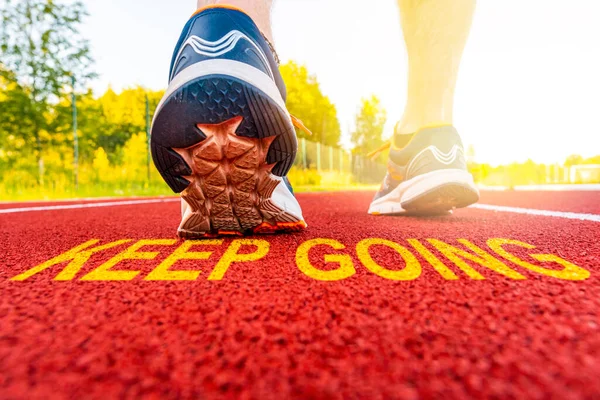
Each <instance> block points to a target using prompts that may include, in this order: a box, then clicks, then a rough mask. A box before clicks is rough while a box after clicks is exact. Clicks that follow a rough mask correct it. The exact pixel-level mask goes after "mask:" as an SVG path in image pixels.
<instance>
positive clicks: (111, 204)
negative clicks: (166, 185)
mask: <svg viewBox="0 0 600 400" xmlns="http://www.w3.org/2000/svg"><path fill="white" fill-rule="evenodd" d="M176 201H177V202H178V201H180V200H179V199H176V198H168V199H148V200H130V201H110V202H107V203H87V204H66V205H62V206H41V207H21V208H6V209H4V210H0V214H15V213H25V212H34V211H57V210H76V209H80V208H97V207H117V206H134V205H138V204H156V203H174V202H176Z"/></svg>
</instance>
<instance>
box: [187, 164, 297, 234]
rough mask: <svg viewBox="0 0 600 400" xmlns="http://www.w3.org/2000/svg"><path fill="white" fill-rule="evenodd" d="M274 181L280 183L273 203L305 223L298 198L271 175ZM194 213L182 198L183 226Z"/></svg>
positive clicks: (272, 199) (272, 197) (281, 181)
mask: <svg viewBox="0 0 600 400" xmlns="http://www.w3.org/2000/svg"><path fill="white" fill-rule="evenodd" d="M271 177H272V178H273V179H276V180H278V181H279V184H278V185H277V187H276V188H275V190H274V191H273V194H272V195H271V201H272V202H273V203H274V204H275V205H276V206H277V207H279V208H280V209H281V210H282V211H285V213H286V214H288V215H290V216H291V217H294V218H297V219H298V221H304V217H303V215H302V208H301V207H300V204H299V203H298V200H297V199H296V197H295V196H294V195H293V194H292V192H290V189H289V188H288V187H287V185H286V184H285V182H284V181H283V178H281V177H279V176H275V175H271ZM192 213H193V211H192V208H191V207H190V206H189V204H188V203H187V202H186V201H185V200H184V199H183V198H182V199H181V217H182V224H183V221H185V220H186V219H187V218H188V217H189V216H190V215H191V214H192ZM180 228H181V227H180Z"/></svg>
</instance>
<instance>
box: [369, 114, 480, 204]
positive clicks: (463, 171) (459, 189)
mask: <svg viewBox="0 0 600 400" xmlns="http://www.w3.org/2000/svg"><path fill="white" fill-rule="evenodd" d="M478 201H479V191H478V190H477V187H476V186H475V183H474V182H473V176H472V175H471V174H470V173H469V172H468V171H467V162H466V158H465V154H464V147H463V144H462V141H461V139H460V136H459V134H458V132H457V131H456V129H455V128H454V127H452V126H449V125H448V126H439V127H432V128H424V129H421V130H420V131H418V132H416V133H415V134H413V135H412V136H411V135H408V136H406V135H401V136H395V138H394V143H392V144H391V146H390V156H389V160H388V173H387V175H386V177H385V178H384V180H383V184H382V185H381V189H380V190H379V192H377V194H376V195H375V198H374V199H373V202H372V203H371V206H370V208H369V214H373V215H393V214H402V213H415V214H443V213H447V212H448V211H451V210H453V209H455V208H463V207H468V206H470V205H471V204H474V203H476V202H478Z"/></svg>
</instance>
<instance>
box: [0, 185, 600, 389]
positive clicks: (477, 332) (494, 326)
mask: <svg viewBox="0 0 600 400" xmlns="http://www.w3.org/2000/svg"><path fill="white" fill-rule="evenodd" d="M371 197H372V194H371V193H340V194H305V195H300V196H299V199H300V203H301V205H302V207H303V209H304V211H305V215H306V217H307V222H308V224H309V225H310V228H309V229H308V230H307V231H305V232H303V233H301V234H294V235H284V236H273V237H268V238H266V240H268V242H269V243H270V249H269V251H268V254H267V255H266V256H265V257H264V258H263V259H261V260H260V261H255V262H248V263H240V264H233V265H232V266H231V267H230V268H229V269H228V270H227V272H226V274H225V276H224V278H223V280H221V281H209V280H207V277H208V275H209V274H210V273H211V271H212V270H213V268H214V267H215V264H216V263H217V261H218V260H219V258H220V257H221V256H222V255H223V254H224V252H225V251H226V249H227V245H228V244H229V243H231V242H232V240H234V239H226V240H225V242H224V244H223V246H216V247H215V248H214V249H213V250H214V254H213V255H212V256H211V258H210V259H208V260H195V261H182V262H180V264H178V266H177V269H178V270H196V271H200V275H199V277H198V279H197V281H193V282H151V281H144V280H143V277H144V276H145V275H147V274H148V273H150V271H152V270H153V269H154V268H155V267H156V266H157V264H159V263H160V262H161V261H163V260H164V259H165V258H166V257H167V256H168V255H169V254H171V253H172V252H173V251H174V250H175V249H176V248H177V247H178V246H179V245H180V244H179V243H177V244H175V245H173V246H149V247H146V249H148V250H146V249H145V250H143V251H156V252H159V254H158V255H157V257H156V259H154V260H148V259H137V260H130V261H123V262H121V263H119V265H118V266H117V267H116V269H119V270H131V271H134V270H135V271H141V274H140V275H139V276H138V277H137V278H135V279H134V280H133V281H130V282H84V281H81V280H79V278H81V277H82V276H84V275H86V274H87V273H88V272H90V271H92V270H93V269H95V268H96V267H97V266H98V265H99V264H101V263H103V262H104V261H106V259H107V258H110V257H112V256H114V255H115V254H117V253H119V252H120V251H121V249H112V250H108V251H107V252H106V255H94V256H93V257H92V258H91V259H90V261H89V262H87V263H85V265H84V266H83V269H82V270H81V272H80V273H78V274H77V279H76V280H73V281H71V282H57V281H53V280H52V279H53V278H54V277H55V276H56V275H57V273H58V272H59V271H61V270H62V269H63V268H64V265H63V266H56V267H52V268H51V269H49V270H47V271H44V272H41V273H40V274H37V275H35V276H33V277H31V278H30V279H29V280H26V281H24V282H14V281H9V279H10V278H12V277H14V276H15V275H17V274H21V273H22V272H24V271H26V270H28V269H30V268H31V267H34V266H36V265H38V264H41V263H43V262H45V261H47V260H50V259H51V258H53V257H55V256H57V255H58V254H61V253H63V252H65V251H68V250H69V249H72V248H73V247H75V246H78V245H80V244H82V243H84V242H86V241H89V240H90V239H94V238H95V239H101V240H102V242H110V241H116V240H120V239H124V238H128V239H134V240H138V239H157V238H158V239H173V238H174V237H175V229H176V227H177V225H178V224H179V216H180V214H179V213H180V210H179V204H178V203H177V202H175V201H173V202H170V203H160V204H146V205H135V206H120V207H106V208H88V209H80V210H68V211H64V210H62V211H61V210H57V211H40V212H30V213H16V214H0V226H2V229H1V230H0V252H1V254H0V263H1V268H0V397H1V398H8V399H32V398H44V399H46V398H57V399H63V398H64V399H66V398H97V399H105V398H139V397H149V398H223V397H225V398H256V399H282V398H332V399H337V398H369V399H383V398H386V399H387V398H391V399H394V398H407V399H415V398H456V399H465V398H519V399H523V398H532V399H546V398H565V399H566V398H568V399H593V398H598V397H599V396H600V380H599V379H598V376H600V296H598V293H600V278H599V276H600V243H599V242H598V239H597V238H598V237H599V236H600V223H598V222H590V221H575V220H566V219H561V218H550V217H539V216H528V215H519V214H511V213H495V212H491V211H484V210H478V209H465V210H459V211H457V212H456V213H455V215H454V216H446V217H435V218H415V217H373V216H369V215H366V208H367V207H368V205H369V202H370V200H371ZM561 198H562V199H563V200H560V199H561ZM564 199H568V200H564ZM597 200H598V194H597V193H552V194H547V193H546V194H544V193H541V194H528V193H502V194H498V193H486V192H484V193H482V202H484V203H487V204H493V203H494V202H495V203H496V204H500V205H510V206H518V207H527V208H541V209H549V210H558V211H561V210H562V211H574V212H594V211H595V210H596V212H597V204H598V203H597ZM45 205H48V204H45ZM563 205H566V207H563ZM25 206H26V207H28V206H29V205H25ZM0 207H1V208H3V209H6V208H11V207H12V205H7V204H2V205H0ZM315 238H329V239H335V240H338V241H340V242H341V243H342V244H343V245H344V246H345V247H346V249H343V250H331V249H328V248H327V247H326V246H325V247H324V246H321V247H317V248H315V249H313V251H312V252H311V253H310V260H311V261H312V263H313V264H314V265H315V266H316V267H318V268H320V269H323V270H332V269H335V268H336V264H335V263H328V264H325V263H323V261H322V260H323V256H324V255H325V254H326V253H329V254H338V255H340V254H342V255H343V254H348V255H349V256H350V259H351V260H352V262H353V264H354V266H355V269H356V273H355V275H354V276H351V277H348V278H346V279H343V280H340V281H337V282H323V281H317V280H315V279H312V278H309V277H308V276H307V275H306V274H305V273H303V272H302V271H301V269H300V268H299V267H298V265H297V263H296V260H295V254H296V250H297V249H298V248H299V247H300V246H302V244H303V243H306V241H308V240H310V239H315ZM367 238H379V239H386V240H389V241H392V242H396V243H398V244H400V245H402V246H405V247H407V248H409V249H410V246H409V244H408V243H409V242H408V240H409V239H419V240H420V242H421V243H423V244H425V243H426V240H425V239H427V238H432V239H438V240H440V241H444V242H446V243H448V244H452V245H454V246H457V247H459V246H460V245H459V244H458V242H457V239H459V238H464V239H468V240H469V241H470V242H471V243H473V244H474V245H476V246H479V247H480V248H481V249H485V250H486V251H488V252H490V251H491V250H490V249H489V248H488V247H487V244H486V242H487V240H488V239H490V238H509V239H513V240H519V241H522V242H526V243H530V244H532V245H535V246H536V247H537V249H536V250H534V251H532V250H525V249H522V250H515V251H513V253H514V254H516V255H518V256H519V257H521V258H522V259H527V260H529V262H531V263H534V264H538V265H545V264H543V263H538V262H537V261H535V260H533V259H532V258H527V254H531V253H533V252H535V253H545V254H554V255H556V256H559V257H561V258H563V259H565V260H568V261H570V262H571V263H574V264H576V265H578V266H579V267H581V268H584V269H585V270H587V271H589V273H590V276H589V279H587V280H585V281H578V282H576V281H564V280H559V279H555V278H552V277H549V276H545V275H540V274H538V273H534V272H532V271H530V270H528V269H525V268H521V267H519V266H517V265H514V264H510V263H508V262H507V261H506V260H504V262H505V263H506V265H509V266H510V268H512V269H513V270H515V271H518V272H519V273H520V274H522V275H523V276H524V277H525V278H526V279H525V280H513V279H509V278H507V277H504V276H501V275H499V274H497V273H495V272H493V271H492V270H490V269H486V268H483V267H481V266H479V265H477V264H474V263H472V262H467V263H468V264H469V265H471V266H472V267H473V268H474V269H476V270H477V271H479V272H480V273H481V274H482V275H483V277H484V278H485V279H484V280H474V279H470V278H469V277H468V276H467V275H466V274H465V273H463V272H461V270H460V269H458V268H457V267H456V266H455V265H453V264H451V263H449V261H448V260H447V259H446V258H443V256H442V254H441V253H440V252H438V251H434V249H433V248H432V247H431V246H429V244H428V245H427V246H428V248H430V250H431V251H432V252H434V253H435V255H436V256H437V257H438V258H439V259H440V260H442V261H443V263H444V264H445V265H447V266H448V267H449V268H450V269H451V270H452V271H453V272H454V273H455V274H456V275H457V277H458V279H457V280H446V279H444V278H443V277H442V276H441V275H440V273H438V272H436V270H435V269H434V268H432V267H431V266H430V264H428V263H427V262H426V260H425V258H424V257H423V256H421V255H415V257H416V258H417V260H418V261H419V262H420V263H421V265H422V273H421V275H420V276H419V277H415V279H414V280H412V281H404V282H400V281H392V280H388V279H384V278H382V277H381V276H378V275H376V274H374V273H373V272H371V271H370V270H368V269H367V268H366V267H365V266H363V264H361V257H364V254H363V255H362V256H359V255H357V252H356V245H357V244H358V243H359V242H361V241H363V240H364V239H367ZM263 239H264V238H263ZM376 249H378V250H377V251H375V250H374V249H373V250H372V251H371V253H372V256H373V259H375V261H377V262H378V263H379V264H381V265H387V266H388V268H390V269H396V270H400V269H402V268H403V267H402V266H403V262H402V259H401V258H400V257H399V255H398V254H397V253H395V252H394V251H392V250H391V249H390V248H386V247H383V248H379V247H376ZM412 252H413V253H415V251H414V250H412ZM415 254H416V253H415ZM496 258H497V259H501V258H500V257H499V256H496ZM394 265H395V266H396V267H393V266H394ZM548 265H552V264H548ZM549 268H550V267H549ZM554 268H555V269H560V268H558V267H556V266H555V267H554Z"/></svg>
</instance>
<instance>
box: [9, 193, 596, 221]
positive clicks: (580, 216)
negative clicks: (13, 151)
mask: <svg viewBox="0 0 600 400" xmlns="http://www.w3.org/2000/svg"><path fill="white" fill-rule="evenodd" d="M179 201H180V199H179V198H164V199H147V200H128V201H111V202H104V203H102V202H100V203H85V204H65V205H57V206H39V207H19V208H6V209H0V214H16V213H25V212H37V211H60V210H76V209H85V208H99V207H118V206H133V205H142V204H159V203H174V202H179ZM469 208H474V209H478V210H485V211H496V212H508V213H513V214H525V215H535V216H542V217H554V218H564V219H573V220H579V221H592V222H600V215H598V214H587V213H575V212H564V211H549V210H539V209H534V208H520V207H507V206H495V205H490V204H475V205H472V206H470V207H469Z"/></svg>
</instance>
